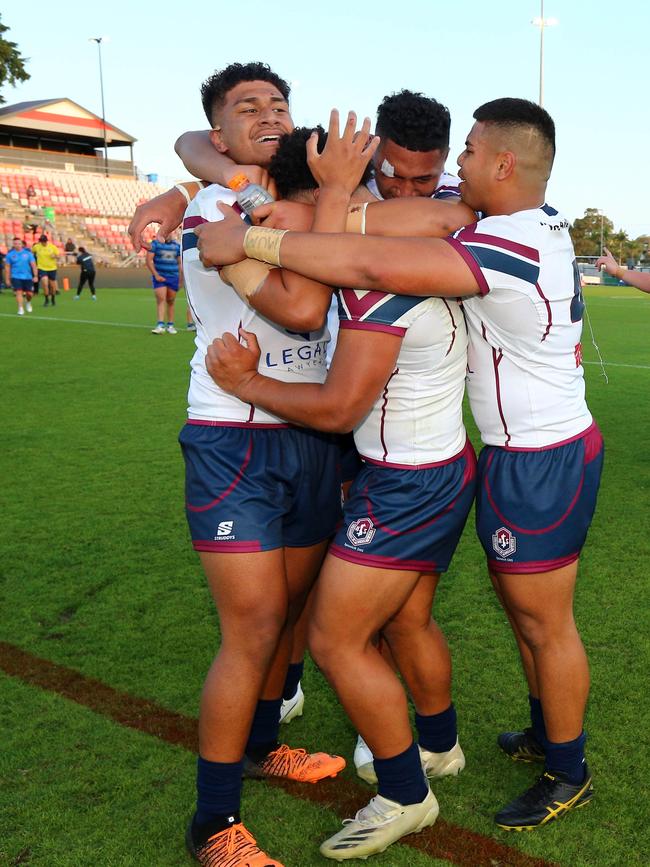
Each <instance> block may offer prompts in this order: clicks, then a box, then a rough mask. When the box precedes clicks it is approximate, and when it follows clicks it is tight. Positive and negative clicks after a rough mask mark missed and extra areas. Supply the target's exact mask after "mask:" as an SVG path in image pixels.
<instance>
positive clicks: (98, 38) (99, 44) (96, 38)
mask: <svg viewBox="0 0 650 867" xmlns="http://www.w3.org/2000/svg"><path fill="white" fill-rule="evenodd" d="M103 38H104V37H103V36H91V37H90V42H96V43H97V54H98V56H99V89H100V92H101V96H102V132H103V134H104V174H105V175H106V177H108V144H107V142H106V111H105V110H104V74H103V71H102V39H103Z"/></svg>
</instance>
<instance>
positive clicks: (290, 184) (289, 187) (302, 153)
mask: <svg viewBox="0 0 650 867" xmlns="http://www.w3.org/2000/svg"><path fill="white" fill-rule="evenodd" d="M313 132H317V133H318V150H319V151H322V150H323V148H324V147H325V142H326V141H327V133H326V132H325V130H324V129H323V127H322V126H298V127H296V128H295V129H294V130H293V132H290V133H287V135H285V136H283V137H282V139H281V140H280V145H279V146H278V149H277V151H276V152H275V154H274V155H273V157H272V159H271V162H270V163H269V174H270V175H271V177H272V178H273V180H274V181H275V185H276V187H277V189H278V195H279V196H280V198H281V199H286V198H287V197H288V196H291V195H293V194H295V193H300V192H302V191H303V190H315V189H316V188H317V187H318V182H317V181H316V178H315V177H314V176H313V175H312V173H311V169H310V168H309V165H308V163H307V139H308V138H309V136H310V135H311V134H312V133H313ZM371 174H372V168H371V166H370V165H368V166H366V169H365V171H364V173H363V177H362V178H361V180H360V181H359V183H360V184H365V183H367V181H368V180H369V179H370V176H371Z"/></svg>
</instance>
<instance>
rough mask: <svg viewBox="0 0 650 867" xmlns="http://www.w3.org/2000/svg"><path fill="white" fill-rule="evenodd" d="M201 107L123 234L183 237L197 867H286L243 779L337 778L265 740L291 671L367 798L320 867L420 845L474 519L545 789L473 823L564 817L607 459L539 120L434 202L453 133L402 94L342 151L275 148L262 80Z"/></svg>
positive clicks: (493, 130) (511, 110)
mask: <svg viewBox="0 0 650 867" xmlns="http://www.w3.org/2000/svg"><path fill="white" fill-rule="evenodd" d="M202 99H203V107H204V110H205V113H206V115H207V118H208V121H209V124H210V130H209V131H206V132H199V133H186V134H185V135H184V136H182V137H181V139H179V142H178V143H177V149H178V150H179V152H180V153H181V156H182V157H183V159H184V162H185V163H186V165H187V166H188V167H189V168H190V169H191V170H192V172H193V174H195V176H197V177H201V178H203V180H202V181H201V182H188V183H185V184H180V185H177V186H176V187H175V188H173V189H172V190H170V191H168V192H167V193H165V194H164V195H163V196H161V197H158V198H157V199H154V200H152V201H151V202H149V203H147V204H145V205H143V206H140V208H139V209H138V211H137V212H136V215H135V217H134V220H133V223H132V225H131V232H132V237H134V238H135V239H136V242H137V239H138V238H139V237H140V234H141V232H142V229H143V228H144V226H145V225H146V224H147V223H149V222H151V221H157V222H160V223H161V232H162V234H163V235H164V234H165V233H168V232H169V231H171V229H173V228H174V227H176V226H178V225H179V224H180V223H181V220H182V248H183V270H184V278H185V286H186V291H187V298H188V304H189V306H190V308H191V311H192V316H193V319H194V322H195V323H196V352H195V354H194V357H193V359H192V362H191V377H190V386H189V399H188V402H189V409H188V419H187V424H186V425H185V426H184V428H183V430H182V431H181V434H180V444H181V448H182V451H183V456H184V459H185V466H186V512H187V519H188V523H189V528H190V532H191V536H192V540H193V545H194V548H195V549H196V550H197V551H198V552H199V556H200V559H201V563H202V566H203V569H204V571H205V574H206V576H207V580H208V583H209V587H210V591H211V593H212V596H213V599H214V602H215V605H216V608H217V611H218V615H219V620H220V630H221V643H220V647H219V651H218V653H217V655H216V657H215V659H214V661H213V663H212V666H211V668H210V670H209V672H208V675H207V678H206V681H205V685H204V688H203V693H202V696H201V707H200V717H199V753H200V754H199V757H198V765H197V804H196V811H195V813H194V816H193V818H192V821H191V823H190V825H189V828H188V831H187V837H186V843H187V847H188V849H189V851H190V853H191V854H192V856H193V857H194V858H195V859H196V860H197V861H199V862H200V863H201V864H204V865H208V867H266V865H279V864H280V863H281V862H280V861H277V860H274V859H273V858H271V857H270V856H269V855H267V854H266V853H265V852H264V851H262V849H260V848H259V847H258V846H257V843H256V841H255V839H254V838H253V836H252V835H251V833H250V832H249V831H248V829H247V828H246V827H245V825H244V824H243V823H242V819H241V816H240V799H241V789H242V778H244V777H248V778H258V779H259V778H268V777H282V778H285V779H288V780H296V781H303V782H305V781H306V782H314V783H315V782H317V781H319V780H321V779H324V778H326V777H332V776H335V775H336V774H338V773H339V772H340V771H341V770H342V769H343V768H344V766H345V760H344V759H343V758H342V757H340V756H336V755H330V754H328V753H320V752H319V753H308V752H307V751H305V750H302V749H294V748H290V747H288V746H287V745H285V744H281V743H280V738H279V731H280V721H281V718H282V717H284V718H285V720H286V719H290V718H291V717H292V716H294V715H295V714H297V713H302V705H303V702H304V694H303V692H302V688H301V685H300V677H301V672H302V662H301V658H302V655H303V652H304V648H305V644H308V646H309V650H310V653H311V656H312V657H313V659H314V661H315V663H316V664H317V665H318V667H319V668H320V670H321V672H322V673H323V674H324V676H325V677H326V678H327V680H328V681H329V683H330V684H331V686H332V687H333V689H334V691H335V692H336V695H337V697H338V699H339V701H340V702H341V704H342V706H343V708H344V710H345V712H346V713H347V715H348V716H349V718H350V720H351V722H352V724H353V725H354V727H355V729H356V731H357V732H358V734H359V740H358V742H357V747H356V749H355V752H354V758H355V764H356V766H357V770H358V772H359V775H360V776H361V777H362V778H363V779H364V780H366V781H367V782H370V783H371V784H373V785H376V789H377V793H376V794H375V795H374V797H372V798H371V799H370V801H369V803H368V804H367V806H365V807H363V809H361V810H360V811H359V812H358V813H357V814H356V817H355V818H354V819H348V820H346V821H345V822H344V824H343V827H342V829H341V830H339V831H338V832H337V833H334V834H333V836H331V837H330V838H329V839H327V840H325V842H323V843H322V845H321V847H320V852H321V854H322V855H323V856H325V857H326V858H331V859H334V860H337V861H343V860H347V859H353V858H366V857H368V856H369V855H372V854H375V853H378V852H383V851H384V850H385V849H386V848H387V847H388V846H389V845H390V844H391V843H393V842H395V841H396V840H399V839H400V838H401V837H403V836H405V835H407V834H410V833H413V832H417V831H420V830H422V829H423V828H425V827H427V826H430V825H433V823H434V822H435V820H436V818H437V815H438V809H439V808H438V803H437V800H436V798H435V796H434V794H433V792H432V790H431V786H430V781H431V780H435V779H437V778H440V777H443V776H449V775H456V774H458V773H459V772H460V771H462V770H463V769H464V767H465V757H464V755H463V751H462V749H461V746H460V744H459V741H458V734H457V725H456V711H455V708H454V704H453V702H452V694H451V680H452V678H451V658H450V653H449V649H448V646H447V643H446V641H445V638H444V635H443V633H442V631H441V630H440V628H439V626H438V625H437V624H436V623H435V621H434V620H433V619H432V616H431V610H432V605H433V601H434V596H435V592H436V588H437V586H438V582H439V580H440V576H441V574H442V573H443V572H445V571H446V570H447V568H448V566H449V563H450V561H451V558H452V556H453V554H454V550H455V548H456V546H457V544H458V541H459V539H460V536H461V533H462V531H463V528H464V526H465V523H466V520H467V516H468V514H469V511H470V508H471V506H472V504H473V503H474V502H475V503H476V532H477V535H478V538H479V541H480V543H481V545H482V546H483V549H484V551H485V555H486V559H487V571H488V575H489V578H490V580H491V582H492V585H493V587H494V591H495V593H496V595H497V597H498V600H499V602H500V604H501V606H502V607H503V610H504V612H505V614H506V615H507V618H508V620H509V622H510V625H511V627H512V630H513V632H514V637H515V639H516V642H517V645H518V648H519V651H520V655H521V661H522V664H523V669H524V673H525V676H526V680H527V684H528V693H529V704H530V725H529V726H527V727H526V728H524V729H523V730H522V731H509V732H504V733H502V734H500V735H499V736H498V738H497V742H498V746H499V747H500V748H501V750H503V752H504V753H505V754H507V756H509V757H510V758H512V759H514V760H517V761H524V762H539V763H540V764H541V766H542V768H543V770H542V773H541V775H540V776H539V777H538V778H537V779H536V780H535V781H534V782H533V783H532V785H531V787H530V788H528V789H527V790H526V791H525V792H524V793H523V794H522V795H521V796H519V797H517V798H515V799H514V800H513V801H512V802H511V803H509V804H507V805H506V806H505V807H503V809H501V810H500V811H499V812H498V813H497V814H496V816H495V821H496V823H497V825H498V826H499V827H500V828H503V829H506V830H510V829H522V828H526V829H530V828H535V827H537V826H541V825H544V824H547V823H548V822H551V821H553V820H554V819H557V818H560V817H561V816H563V815H564V814H565V813H567V812H568V811H570V810H572V809H574V808H577V807H581V806H583V805H585V804H587V803H588V802H589V801H590V799H591V798H592V797H593V786H592V778H591V774H590V771H589V769H588V767H587V765H586V764H585V759H584V746H585V733H584V730H583V716H584V710H585V704H586V701H587V694H588V684H589V672H588V666H587V659H586V655H585V652H584V649H583V646H582V643H581V640H580V637H579V634H578V632H577V629H576V626H575V622H574V618H573V592H574V587H575V581H576V575H577V569H578V561H579V556H580V551H581V548H582V546H583V544H584V541H585V537H586V534H587V530H588V527H589V524H590V522H591V519H592V516H593V512H594V509H595V505H596V496H597V491H598V486H599V481H600V474H601V469H602V461H603V443H602V437H601V435H600V431H599V429H598V427H597V425H596V423H595V421H594V420H593V418H592V416H591V414H590V412H589V410H588V408H587V405H586V403H585V386H584V374H583V368H582V353H581V344H580V341H581V330H582V313H583V307H584V302H583V299H582V293H581V287H580V278H579V274H578V270H577V267H576V264H575V255H574V252H573V247H572V244H571V239H570V237H569V232H568V222H567V221H566V219H564V218H563V217H562V215H561V214H560V213H558V211H557V210H556V209H555V208H553V207H552V206H551V205H549V204H547V203H546V201H545V191H546V184H547V181H548V179H549V176H550V172H551V167H552V163H553V158H554V154H555V128H554V124H553V121H552V119H551V117H550V116H549V115H548V113H547V112H546V111H544V110H543V109H542V108H541V107H540V106H538V105H536V104H534V103H531V102H528V101H526V100H522V99H515V98H501V99H496V100H493V101H491V102H488V103H485V104H484V105H482V106H480V107H479V108H478V109H477V110H476V111H475V112H474V116H473V117H474V123H473V126H472V127H471V130H470V131H469V133H468V135H467V139H466V142H465V147H464V150H463V152H462V153H461V154H460V156H459V157H458V160H457V162H458V166H459V176H458V177H456V176H454V175H451V174H449V173H447V172H446V171H445V160H446V159H447V156H448V153H449V128H450V117H449V112H448V110H447V109H446V108H445V107H444V106H443V105H441V104H440V103H438V102H437V101H436V100H434V99H430V98H428V97H426V96H423V95H422V94H419V93H412V92H410V91H401V92H399V93H396V94H393V95H391V96H387V97H386V98H385V99H384V100H383V102H382V103H381V105H380V106H379V109H378V116H377V122H376V125H375V132H376V134H375V135H371V134H370V121H369V120H367V119H366V121H365V122H364V123H363V124H362V125H361V127H360V128H359V129H357V120H356V117H355V115H354V114H353V113H350V115H348V117H347V120H345V122H344V123H343V128H342V132H341V131H340V128H339V118H338V114H337V113H336V112H332V116H331V118H330V125H329V132H328V133H325V132H324V130H323V129H322V128H316V129H315V130H312V129H300V128H298V129H294V126H293V122H292V119H291V115H290V111H289V104H288V100H289V86H288V85H287V83H286V82H285V81H284V80H283V79H282V78H280V77H279V76H278V75H277V74H276V73H274V72H273V71H272V70H271V69H270V68H269V67H268V66H267V65H266V64H263V63H245V64H239V63H235V64H231V65H230V66H228V67H227V68H225V69H223V70H221V71H219V72H217V73H215V74H214V75H213V76H212V77H211V78H210V79H208V80H207V81H206V82H205V83H204V84H203V87H202ZM242 173H243V174H244V175H246V177H247V178H248V179H249V180H250V181H251V182H257V183H259V184H261V185H262V186H264V187H266V188H270V189H271V191H272V193H273V196H274V198H275V200H276V201H274V202H272V203H269V204H266V205H264V206H263V207H262V208H261V209H258V211H257V212H256V213H255V217H254V222H255V223H257V225H252V224H251V221H250V219H244V217H245V216H246V215H245V214H244V213H243V212H242V210H241V208H240V207H239V206H238V205H237V201H236V193H235V192H234V191H233V189H232V187H236V186H237V185H238V184H239V185H241V181H240V180H238V181H237V182H236V183H232V179H233V177H234V176H235V175H236V174H242ZM229 182H230V186H229ZM465 389H467V394H468V397H469V403H470V407H471V411H472V414H473V417H474V421H475V422H476V425H477V427H478V429H479V432H480V436H481V440H482V448H481V451H480V455H479V457H478V461H477V458H476V454H475V452H474V449H473V447H472V444H471V443H470V441H469V439H468V437H467V434H466V431H465V427H464V425H463V416H462V401H463V395H464V393H465ZM350 432H352V433H350ZM352 437H353V441H352ZM403 684H404V686H403ZM409 701H410V702H411V703H412V704H413V706H414V710H415V729H416V738H414V734H413V730H412V727H411V723H410V719H409ZM307 705H309V690H308V689H307Z"/></svg>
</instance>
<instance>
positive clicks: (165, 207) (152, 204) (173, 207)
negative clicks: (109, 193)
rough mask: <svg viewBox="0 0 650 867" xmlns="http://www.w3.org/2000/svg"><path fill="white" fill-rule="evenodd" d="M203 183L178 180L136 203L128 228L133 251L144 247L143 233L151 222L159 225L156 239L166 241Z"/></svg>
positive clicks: (179, 222)
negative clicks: (146, 200)
mask: <svg viewBox="0 0 650 867" xmlns="http://www.w3.org/2000/svg"><path fill="white" fill-rule="evenodd" d="M205 185H206V182H204V181H179V182H178V183H177V184H176V185H175V186H173V187H172V188H171V189H170V190H167V192H165V193H161V194H160V195H159V196H155V197H154V198H153V199H149V201H148V202H143V203H142V204H141V205H138V207H137V208H136V209H135V212H134V214H133V219H132V220H131V222H130V223H129V228H128V233H129V237H130V239H131V243H132V244H133V248H134V250H135V252H136V253H137V252H138V250H140V249H141V248H142V247H144V248H145V249H146V244H145V241H144V234H143V233H144V230H145V229H146V228H147V226H148V225H150V224H151V223H158V224H159V226H160V228H159V229H158V232H157V234H156V241H166V240H167V239H168V238H169V236H170V235H171V234H172V232H173V231H174V230H175V229H177V228H178V227H179V226H180V224H181V222H182V220H183V214H184V213H185V208H186V207H187V206H188V205H189V203H190V202H191V201H192V199H193V198H194V196H195V195H196V194H197V193H198V192H199V190H202V189H203V187H204V186H205Z"/></svg>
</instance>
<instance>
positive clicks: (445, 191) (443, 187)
mask: <svg viewBox="0 0 650 867" xmlns="http://www.w3.org/2000/svg"><path fill="white" fill-rule="evenodd" d="M459 184H460V178H459V177H457V176H456V175H452V174H451V173H450V172H443V173H442V174H441V175H440V177H439V178H438V186H437V187H436V188H435V190H434V191H433V194H432V196H431V198H432V199H459V198H460V191H459V189H458V185H459ZM366 186H367V187H368V189H369V190H370V192H371V193H372V194H373V196H376V197H377V198H378V199H381V200H382V201H383V198H384V197H383V196H382V194H381V193H380V192H379V187H378V186H377V181H376V180H375V178H374V177H372V178H370V180H369V181H368V183H367V184H366Z"/></svg>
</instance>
